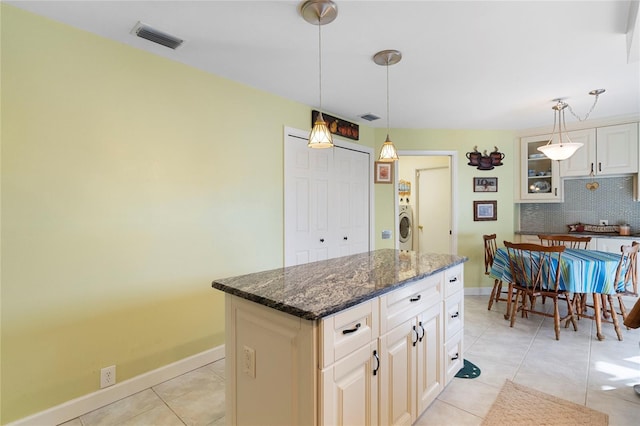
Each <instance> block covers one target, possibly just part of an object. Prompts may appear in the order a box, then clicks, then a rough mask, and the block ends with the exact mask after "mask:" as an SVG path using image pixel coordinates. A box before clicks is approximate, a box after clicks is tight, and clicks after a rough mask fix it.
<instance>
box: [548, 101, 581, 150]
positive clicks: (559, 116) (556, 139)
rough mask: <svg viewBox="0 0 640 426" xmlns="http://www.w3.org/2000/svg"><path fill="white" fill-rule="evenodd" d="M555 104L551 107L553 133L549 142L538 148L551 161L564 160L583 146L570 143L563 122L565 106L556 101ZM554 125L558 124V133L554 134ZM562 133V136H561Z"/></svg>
mask: <svg viewBox="0 0 640 426" xmlns="http://www.w3.org/2000/svg"><path fill="white" fill-rule="evenodd" d="M557 102H558V103H557V104H555V105H554V106H553V108H552V109H553V110H554V113H553V131H552V135H551V139H549V142H548V143H547V144H546V145H544V146H541V147H539V148H538V151H540V152H542V153H543V154H544V155H546V156H547V157H549V158H550V159H552V160H558V161H560V160H566V159H567V158H569V157H571V156H572V155H573V154H575V152H576V151H577V150H578V149H579V148H580V147H582V145H583V144H581V143H577V142H571V139H569V136H568V135H567V127H566V124H565V121H564V109H565V108H566V107H567V104H566V103H564V102H562V101H561V100H559V99H557ZM556 123H558V132H557V133H556ZM563 133H564V134H563Z"/></svg>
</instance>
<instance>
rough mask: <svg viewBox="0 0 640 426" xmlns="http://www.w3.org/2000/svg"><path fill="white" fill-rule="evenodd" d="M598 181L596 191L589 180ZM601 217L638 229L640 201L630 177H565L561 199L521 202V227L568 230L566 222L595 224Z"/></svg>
mask: <svg viewBox="0 0 640 426" xmlns="http://www.w3.org/2000/svg"><path fill="white" fill-rule="evenodd" d="M594 181H595V182H598V184H600V187H599V188H598V189H596V190H595V191H590V190H588V189H587V187H586V185H587V183H589V182H594ZM600 219H606V220H608V221H609V225H620V224H624V223H628V224H629V225H631V232H640V202H637V201H633V178H632V177H631V176H623V177H615V178H599V177H597V176H596V177H595V178H589V179H567V180H565V181H564V203H523V204H520V231H523V232H550V233H557V232H568V228H567V225H569V224H574V223H578V222H581V223H585V224H594V225H597V224H598V221H599V220H600Z"/></svg>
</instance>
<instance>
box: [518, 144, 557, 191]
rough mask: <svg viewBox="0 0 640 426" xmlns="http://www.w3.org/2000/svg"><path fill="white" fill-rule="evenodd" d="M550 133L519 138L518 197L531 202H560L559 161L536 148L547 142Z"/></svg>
mask: <svg viewBox="0 0 640 426" xmlns="http://www.w3.org/2000/svg"><path fill="white" fill-rule="evenodd" d="M550 138H551V135H541V136H529V137H525V138H522V139H520V143H521V145H520V152H521V158H522V160H521V161H522V163H521V166H520V182H521V184H520V199H521V200H522V201H533V202H545V201H547V202H554V201H555V202H560V201H563V198H562V183H561V182H560V167H559V164H558V163H559V162H558V161H554V160H551V159H550V158H548V157H546V156H545V155H544V154H543V153H542V152H540V151H538V148H539V147H541V146H543V145H546V144H547V142H549V139H550Z"/></svg>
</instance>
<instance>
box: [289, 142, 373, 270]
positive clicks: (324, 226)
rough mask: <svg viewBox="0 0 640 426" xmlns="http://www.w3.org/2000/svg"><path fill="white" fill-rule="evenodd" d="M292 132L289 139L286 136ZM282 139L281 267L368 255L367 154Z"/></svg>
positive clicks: (344, 148) (369, 166) (369, 181)
mask: <svg viewBox="0 0 640 426" xmlns="http://www.w3.org/2000/svg"><path fill="white" fill-rule="evenodd" d="M291 133H293V134H291ZM295 133H296V132H287V134H285V167H284V168H285V177H284V184H285V188H284V189H285V194H284V199H285V266H291V265H299V264H303V263H308V262H315V261H318V260H325V259H330V258H333V257H339V256H346V255H350V254H355V253H361V252H365V251H369V250H370V234H371V232H370V223H371V220H370V193H371V191H370V185H371V179H370V171H371V154H370V153H368V152H363V151H359V150H357V147H356V149H353V147H351V145H354V144H348V145H349V147H346V146H341V145H347V144H345V143H343V144H340V143H339V142H337V141H336V142H337V144H336V147H334V148H330V149H310V148H308V147H307V140H306V137H301V136H300V135H299V134H295Z"/></svg>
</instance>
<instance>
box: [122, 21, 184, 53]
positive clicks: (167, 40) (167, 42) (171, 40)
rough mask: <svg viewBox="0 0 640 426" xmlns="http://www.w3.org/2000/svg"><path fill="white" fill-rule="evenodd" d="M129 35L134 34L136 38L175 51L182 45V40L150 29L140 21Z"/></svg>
mask: <svg viewBox="0 0 640 426" xmlns="http://www.w3.org/2000/svg"><path fill="white" fill-rule="evenodd" d="M131 34H135V35H137V36H138V37H141V38H144V39H146V40H149V41H152V42H154V43H158V44H161V45H163V46H165V47H168V48H170V49H176V48H178V47H180V46H181V45H182V43H184V40H182V39H180V38H178V37H175V36H172V35H171V34H167V33H164V32H162V31H159V30H156V29H155V28H153V27H150V26H149V25H147V24H143V23H142V22H140V21H138V23H137V24H136V25H135V27H133V29H132V30H131Z"/></svg>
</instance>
